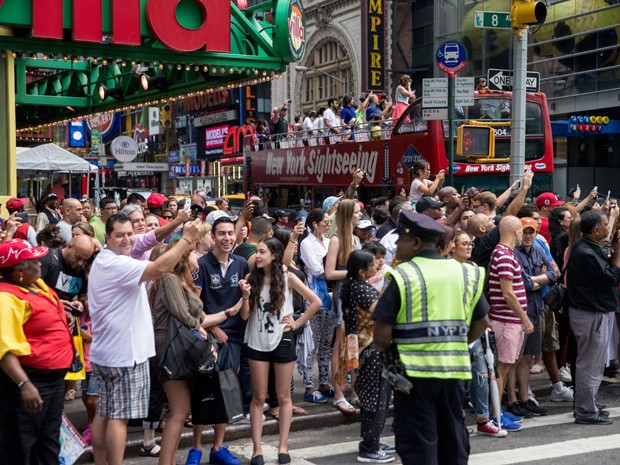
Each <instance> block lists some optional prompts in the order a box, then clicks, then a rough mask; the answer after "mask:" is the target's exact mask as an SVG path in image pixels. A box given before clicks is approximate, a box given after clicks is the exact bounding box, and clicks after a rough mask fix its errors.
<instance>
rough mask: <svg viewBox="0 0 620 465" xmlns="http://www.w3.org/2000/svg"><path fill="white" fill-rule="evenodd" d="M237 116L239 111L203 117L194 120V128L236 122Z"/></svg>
mask: <svg viewBox="0 0 620 465" xmlns="http://www.w3.org/2000/svg"><path fill="white" fill-rule="evenodd" d="M237 115H238V113H237V110H228V111H222V112H219V113H212V114H210V115H205V116H201V117H199V118H194V127H196V128H199V127H201V126H211V125H212V124H217V123H223V122H224V121H236V120H237Z"/></svg>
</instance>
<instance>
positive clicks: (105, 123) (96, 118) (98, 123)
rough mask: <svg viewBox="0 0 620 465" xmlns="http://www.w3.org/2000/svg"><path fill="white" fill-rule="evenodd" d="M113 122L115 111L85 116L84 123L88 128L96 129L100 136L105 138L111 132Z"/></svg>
mask: <svg viewBox="0 0 620 465" xmlns="http://www.w3.org/2000/svg"><path fill="white" fill-rule="evenodd" d="M115 123H116V113H96V114H94V115H90V116H87V117H86V125H87V126H88V130H89V131H92V130H93V129H96V130H98V131H99V136H100V137H101V138H105V137H106V136H108V135H109V134H110V133H111V132H112V129H114V126H115Z"/></svg>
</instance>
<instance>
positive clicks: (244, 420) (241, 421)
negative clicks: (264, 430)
mask: <svg viewBox="0 0 620 465" xmlns="http://www.w3.org/2000/svg"><path fill="white" fill-rule="evenodd" d="M265 420H267V418H266V417H265V415H263V422H264V421H265ZM239 423H242V424H244V425H249V424H250V414H249V413H246V414H245V417H243V418H242V419H241V420H239Z"/></svg>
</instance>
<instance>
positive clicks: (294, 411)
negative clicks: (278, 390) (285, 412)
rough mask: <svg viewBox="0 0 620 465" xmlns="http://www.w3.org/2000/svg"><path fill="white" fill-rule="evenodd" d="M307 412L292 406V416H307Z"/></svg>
mask: <svg viewBox="0 0 620 465" xmlns="http://www.w3.org/2000/svg"><path fill="white" fill-rule="evenodd" d="M307 414H308V411H307V410H306V409H305V408H303V407H300V406H298V405H293V415H307Z"/></svg>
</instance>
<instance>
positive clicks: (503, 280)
mask: <svg viewBox="0 0 620 465" xmlns="http://www.w3.org/2000/svg"><path fill="white" fill-rule="evenodd" d="M499 234H500V240H499V244H497V245H496V246H495V249H494V250H493V254H492V255H491V262H490V263H489V303H490V304H491V310H490V311H489V322H490V326H491V329H492V330H493V332H494V333H495V339H496V341H497V361H498V369H499V376H498V377H497V385H498V388H499V392H500V393H502V392H504V385H505V383H506V377H507V376H508V373H509V372H510V370H511V369H512V368H513V367H514V366H515V364H516V362H517V361H518V360H519V358H520V352H521V347H522V346H523V337H524V335H525V334H530V333H532V331H534V326H533V325H532V322H531V321H530V319H529V318H528V317H527V297H526V293H525V284H524V283H523V277H522V270H521V265H519V261H518V260H517V257H516V255H515V253H514V249H515V247H516V246H518V245H520V244H521V240H522V238H523V225H522V224H521V220H519V219H518V218H517V217H516V216H510V215H509V216H505V217H504V218H502V220H501V222H500V224H499ZM508 411H509V412H510V413H513V414H514V415H518V416H520V417H527V418H529V417H531V416H532V413H530V412H529V411H528V410H526V409H524V408H521V406H520V405H519V403H518V402H515V403H514V404H510V405H508ZM517 412H518V413H517Z"/></svg>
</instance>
